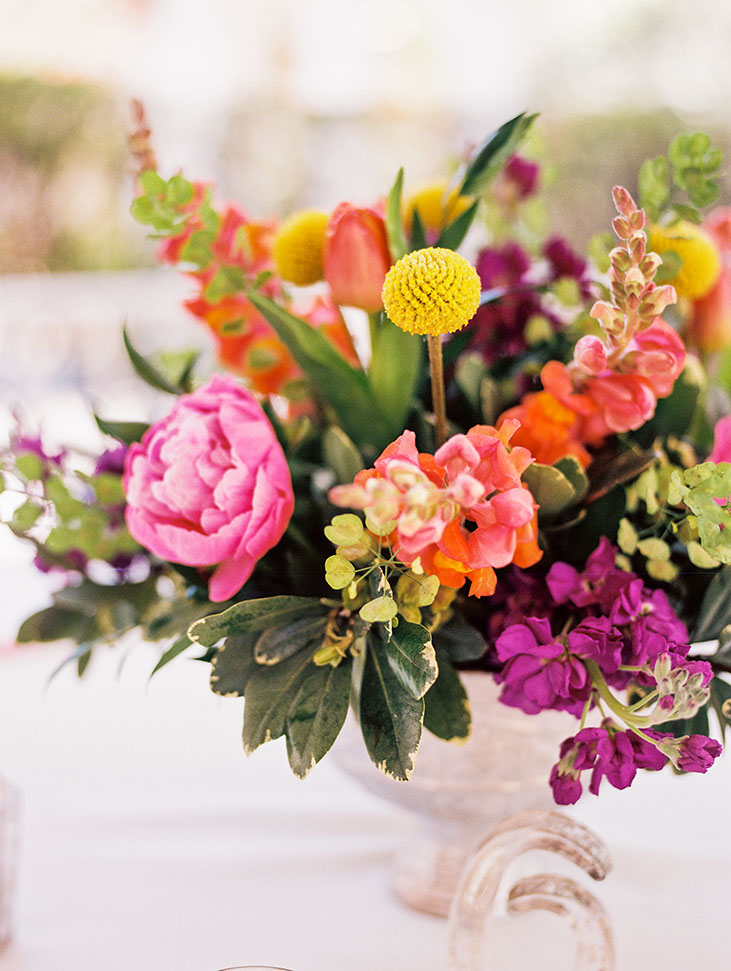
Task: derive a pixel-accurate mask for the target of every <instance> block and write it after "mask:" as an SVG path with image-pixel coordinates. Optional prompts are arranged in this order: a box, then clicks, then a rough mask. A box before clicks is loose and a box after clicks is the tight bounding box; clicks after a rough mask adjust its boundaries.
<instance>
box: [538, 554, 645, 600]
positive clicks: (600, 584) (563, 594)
mask: <svg viewBox="0 0 731 971" xmlns="http://www.w3.org/2000/svg"><path fill="white" fill-rule="evenodd" d="M616 555H617V551H616V550H615V548H614V547H613V546H612V544H611V543H610V542H609V540H608V539H607V538H606V536H602V538H601V540H600V541H599V545H598V546H597V548H596V549H595V550H594V552H593V553H591V554H590V556H589V557H588V559H587V561H586V566H585V567H584V571H583V573H579V572H578V570H576V569H574V567H573V566H570V565H569V564H568V563H554V564H553V566H552V567H551V569H550V570H549V571H548V575H547V576H546V583H547V584H548V588H549V590H550V591H551V595H552V596H553V599H554V600H555V601H556V603H559V604H561V603H566V602H567V601H569V602H570V603H572V604H574V605H575V606H576V607H588V606H597V607H598V608H599V609H600V610H602V612H608V611H609V610H610V608H611V607H612V605H613V604H614V601H615V600H616V598H617V596H618V595H619V594H620V593H621V591H622V590H623V589H624V587H626V586H627V584H629V583H630V582H631V581H632V580H633V579H634V578H635V577H634V574H633V573H625V571H624V570H620V569H619V567H617V566H616V565H615V562H614V561H615V557H616Z"/></svg>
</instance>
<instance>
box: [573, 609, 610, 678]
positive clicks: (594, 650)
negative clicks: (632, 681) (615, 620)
mask: <svg viewBox="0 0 731 971" xmlns="http://www.w3.org/2000/svg"><path fill="white" fill-rule="evenodd" d="M567 640H568V646H569V650H570V651H571V653H572V654H575V655H577V657H581V658H586V659H587V660H590V661H594V662H595V663H596V664H598V665H599V667H600V668H601V669H602V671H604V672H606V673H608V674H611V673H613V672H614V671H616V670H617V669H618V668H619V666H620V664H621V663H622V647H623V640H622V637H621V635H620V633H619V631H618V630H617V629H616V627H613V626H612V623H611V621H610V620H609V618H608V617H586V618H585V619H584V620H582V621H581V622H580V623H579V624H577V625H576V627H574V629H573V630H571V631H569V634H568V637H567Z"/></svg>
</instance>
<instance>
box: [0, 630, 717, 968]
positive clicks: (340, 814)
mask: <svg viewBox="0 0 731 971" xmlns="http://www.w3.org/2000/svg"><path fill="white" fill-rule="evenodd" d="M63 654H64V651H63V650H59V649H58V648H57V647H55V646H54V647H50V648H49V647H23V648H18V649H15V650H12V651H11V652H9V653H3V655H2V656H0V771H1V772H2V773H3V774H4V775H5V776H6V777H7V778H8V779H10V780H11V781H12V782H14V783H15V784H16V785H17V786H19V787H20V789H21V791H22V798H23V807H22V808H23V815H22V855H21V870H20V880H19V886H18V899H17V920H16V927H17V932H16V938H15V941H14V942H13V943H12V944H11V946H10V947H9V948H8V949H7V950H6V951H5V952H4V953H3V954H2V955H0V969H2V971H101V969H103V971H131V969H134V971H216V969H219V968H226V967H230V966H231V965H236V964H256V963H262V964H274V965H281V966H283V967H285V968H291V969H294V971H373V969H374V968H383V969H385V971H390V969H405V971H444V969H445V968H446V966H447V962H446V953H447V936H446V924H445V922H444V921H441V920H439V919H437V918H431V917H428V916H425V915H422V914H418V913H415V912H412V911H410V910H407V909H406V908H404V907H403V906H402V905H401V904H400V903H398V901H397V900H396V899H395V898H394V897H393V895H392V892H391V890H390V886H389V858H390V856H391V853H392V851H393V850H394V848H395V847H396V846H397V844H398V843H399V841H400V840H402V839H403V837H404V835H405V834H406V833H407V832H408V830H409V828H410V827H411V826H412V821H411V819H410V818H409V817H408V816H407V815H406V814H404V813H402V812H401V811H400V810H397V809H396V808H395V807H393V806H391V805H390V804H388V803H385V802H381V801H380V800H378V799H377V798H375V797H374V796H372V795H370V794H368V793H367V792H365V791H363V790H361V789H360V788H359V787H358V785H357V784H356V783H354V782H352V781H351V780H349V779H347V778H345V777H344V776H343V775H341V774H340V773H339V771H338V769H337V768H336V767H334V766H333V765H331V764H328V763H327V762H326V763H324V764H322V765H320V766H319V767H317V768H316V769H315V770H314V772H313V773H312V775H311V776H310V777H309V779H308V780H306V781H305V782H299V781H297V780H296V779H295V778H294V777H293V776H291V775H290V774H289V770H288V768H287V765H286V757H285V753H284V750H283V745H282V743H281V741H280V742H279V743H272V744H270V745H267V746H264V747H263V748H262V749H260V750H259V751H258V752H257V753H255V754H254V756H253V757H252V758H250V759H248V760H247V759H246V758H245V757H244V755H243V753H242V751H241V748H240V740H239V731H240V722H241V713H242V705H241V703H240V702H239V701H237V700H233V699H222V698H218V697H216V696H214V695H213V694H211V693H210V692H209V691H208V688H207V685H206V680H207V668H206V666H205V665H203V664H201V663H199V662H195V661H192V660H186V659H181V660H179V661H178V662H177V663H173V664H172V665H170V667H169V668H167V669H165V670H163V671H162V672H160V673H159V674H158V675H157V676H156V677H155V679H153V681H152V682H151V684H150V685H149V687H148V685H147V680H146V675H147V672H149V670H150V668H151V666H152V664H151V661H152V660H153V659H152V658H151V657H150V655H149V653H148V649H147V648H145V647H144V646H143V645H137V646H135V647H133V648H132V649H131V651H130V655H129V657H128V658H127V663H126V666H125V667H124V668H123V670H122V672H121V674H118V664H119V662H120V660H121V659H122V657H123V654H124V652H123V651H122V650H121V649H119V648H118V649H116V652H115V651H109V652H107V654H106V656H105V657H104V658H103V660H102V663H101V664H99V665H97V666H96V668H95V669H94V670H92V671H91V674H90V677H89V678H88V680H87V681H86V683H78V682H77V681H76V680H75V679H74V677H73V675H72V673H71V672H70V671H68V670H67V671H65V672H63V673H62V674H61V675H59V676H58V678H57V679H56V680H55V681H53V683H51V684H50V686H49V685H48V684H47V679H48V675H49V673H50V672H51V670H52V669H53V668H54V666H55V664H56V662H57V661H58V660H59V658H60V657H62V656H63ZM730 797H731V760H728V759H727V760H726V761H725V762H722V763H721V764H720V765H718V766H717V767H716V768H715V770H713V771H711V772H709V773H708V774H707V775H706V776H703V777H700V776H695V777H686V778H680V779H678V778H674V777H673V776H672V773H670V772H663V773H659V774H655V775H652V776H651V775H649V774H643V777H642V778H641V779H639V780H638V782H637V783H636V784H635V786H633V788H632V789H631V790H629V791H626V792H615V791H614V790H608V791H607V792H606V793H603V794H602V796H601V797H600V798H599V799H594V798H593V797H586V798H585V799H584V800H583V801H582V803H581V804H580V806H579V810H578V815H579V816H580V818H582V819H583V820H584V821H586V822H587V823H588V824H589V825H591V826H592V827H593V828H594V829H595V830H596V832H597V833H598V834H600V835H601V837H602V838H603V839H604V840H605V841H606V842H607V843H608V845H609V847H610V849H611V852H612V856H613V858H614V864H615V866H614V871H613V873H612V874H611V875H610V877H609V878H608V880H607V881H606V882H605V883H604V884H602V885H600V886H597V887H596V888H595V892H596V893H597V895H598V896H599V897H600V898H601V899H602V900H603V901H604V903H605V905H606V906H607V908H608V909H609V911H610V914H611V916H612V920H613V923H614V927H615V935H616V944H617V953H618V968H619V969H620V971H635V969H636V971H640V969H643V971H644V969H648V971H650V969H651V971H654V969H656V968H662V969H663V971H681V969H686V968H693V969H697V968H700V967H704V966H705V967H709V968H726V967H729V962H730V961H731V958H730V957H729V955H730V954H731V951H730V949H729V940H730V934H729V931H728V922H727V921H728V917H727V913H728V904H727V901H728V888H729V886H731V841H730V840H729V832H730V828H729V827H730V821H731V812H730V811H729V810H730V809H731V798H730ZM531 919H532V918H530V917H529V918H523V917H521V918H519V919H517V920H518V921H525V920H531ZM547 919H549V920H550V918H547ZM514 923H515V921H514ZM522 926H526V927H528V926H529V925H522ZM541 952H542V945H541V944H540V943H539V942H537V941H536V953H538V954H540V953H541ZM547 966H548V965H547V964H546V963H545V962H541V963H540V964H538V963H531V964H530V965H528V964H527V963H526V964H524V965H523V964H521V968H522V967H526V968H528V967H530V971H537V968H538V967H540V968H541V971H543V969H544V968H546V967H547ZM556 966H557V967H561V966H563V967H565V966H569V962H565V961H564V963H563V965H562V964H561V963H560V962H559V963H558V964H557V965H556ZM500 971H519V969H518V966H517V965H515V964H512V965H510V964H509V965H507V966H506V967H505V968H504V969H503V968H501V969H500Z"/></svg>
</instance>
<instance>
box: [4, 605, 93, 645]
mask: <svg viewBox="0 0 731 971" xmlns="http://www.w3.org/2000/svg"><path fill="white" fill-rule="evenodd" d="M95 632H96V624H95V621H94V618H93V617H88V616H86V615H85V614H82V613H79V612H77V611H74V610H64V609H63V608H62V607H57V606H55V605H54V606H53V607H46V608H45V609H44V610H39V611H38V612H37V613H35V614H31V616H30V617H28V618H26V620H24V621H23V623H22V624H21V625H20V629H19V631H18V633H17V635H16V637H15V639H16V641H17V642H18V644H34V643H37V642H43V643H47V642H49V641H62V640H65V639H66V638H72V639H73V640H75V641H85V640H89V638H90V637H92V636H94V634H95Z"/></svg>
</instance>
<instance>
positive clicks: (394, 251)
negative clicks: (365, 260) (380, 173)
mask: <svg viewBox="0 0 731 971" xmlns="http://www.w3.org/2000/svg"><path fill="white" fill-rule="evenodd" d="M403 188H404V170H403V169H402V168H401V169H399V170H398V175H397V176H396V181H395V182H394V184H393V186H392V187H391V191H390V192H389V193H388V198H387V199H386V235H387V236H388V248H389V250H390V251H391V258H392V259H393V261H394V262H395V261H396V260H400V259H401V257H402V256H404V255H405V254H406V253H408V251H409V244H408V241H407V239H406V233H405V232H404V223H403V217H402V214H401V196H402V193H403Z"/></svg>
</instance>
